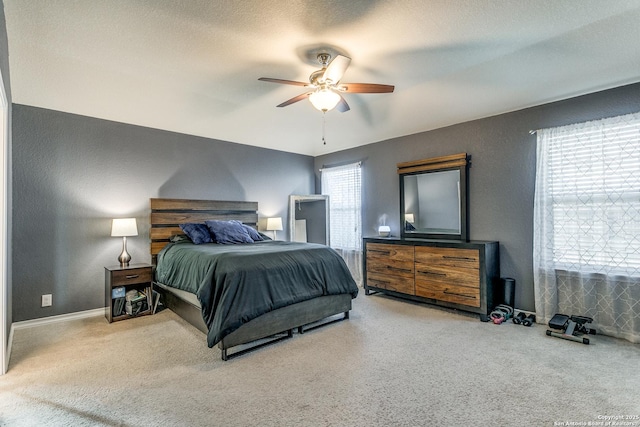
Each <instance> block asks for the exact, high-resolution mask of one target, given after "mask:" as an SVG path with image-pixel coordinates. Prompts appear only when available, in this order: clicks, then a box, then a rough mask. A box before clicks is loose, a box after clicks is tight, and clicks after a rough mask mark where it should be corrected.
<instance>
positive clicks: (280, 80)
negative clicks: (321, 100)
mask: <svg viewBox="0 0 640 427" xmlns="http://www.w3.org/2000/svg"><path fill="white" fill-rule="evenodd" d="M258 80H260V81H262V82H271V83H280V84H283V85H294V86H310V85H309V83H304V82H296V81H294V80H282V79H272V78H271V77H260V78H259V79H258Z"/></svg>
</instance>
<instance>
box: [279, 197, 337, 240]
mask: <svg viewBox="0 0 640 427" xmlns="http://www.w3.org/2000/svg"><path fill="white" fill-rule="evenodd" d="M289 237H290V239H289V240H290V241H292V242H309V243H320V244H323V245H328V244H329V196H325V195H321V194H311V195H291V196H289Z"/></svg>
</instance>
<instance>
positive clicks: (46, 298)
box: [42, 294, 52, 307]
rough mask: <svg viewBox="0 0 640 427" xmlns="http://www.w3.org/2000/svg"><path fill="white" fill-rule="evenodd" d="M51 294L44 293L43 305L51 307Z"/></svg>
mask: <svg viewBox="0 0 640 427" xmlns="http://www.w3.org/2000/svg"><path fill="white" fill-rule="evenodd" d="M51 305H52V302H51V294H46V295H42V306H43V307H51Z"/></svg>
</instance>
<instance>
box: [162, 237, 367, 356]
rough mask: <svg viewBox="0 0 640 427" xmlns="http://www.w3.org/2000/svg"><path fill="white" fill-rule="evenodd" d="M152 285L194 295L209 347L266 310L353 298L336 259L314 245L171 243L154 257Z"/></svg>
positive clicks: (340, 261)
mask: <svg viewBox="0 0 640 427" xmlns="http://www.w3.org/2000/svg"><path fill="white" fill-rule="evenodd" d="M156 281H158V282H160V283H162V284H165V285H167V286H171V287H174V288H178V289H182V290H185V291H188V292H192V293H194V294H196V296H197V297H198V300H199V301H200V304H201V306H202V316H203V318H204V321H205V323H206V325H207V327H208V328H209V333H208V334H207V344H208V345H209V347H213V346H214V345H215V344H217V343H218V342H219V341H220V340H222V338H224V337H225V336H226V335H228V334H230V333H231V332H233V331H234V330H236V329H238V328H239V327H240V326H241V325H242V324H244V323H246V322H248V321H250V320H251V319H254V318H256V317H258V316H260V315H262V314H265V313H267V312H269V311H271V310H275V309H278V308H281V307H284V306H287V305H291V304H295V303H298V302H302V301H305V300H308V299H311V298H315V297H318V296H322V295H337V294H351V297H352V298H355V297H356V296H357V295H358V288H357V286H356V284H355V282H354V280H353V278H352V277H351V273H350V272H349V270H348V269H347V266H346V264H345V263H344V260H343V259H342V258H341V257H340V255H338V253H337V252H336V251H334V250H333V249H331V248H329V247H327V246H324V245H319V244H314V243H296V242H281V241H264V242H256V243H253V244H237V245H218V244H213V243H208V244H202V245H194V244H193V243H190V242H181V243H170V244H169V245H167V246H166V247H165V248H164V249H163V250H162V251H161V252H160V253H159V254H158V262H157V268H156Z"/></svg>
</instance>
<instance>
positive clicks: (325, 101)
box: [309, 89, 340, 112]
mask: <svg viewBox="0 0 640 427" xmlns="http://www.w3.org/2000/svg"><path fill="white" fill-rule="evenodd" d="M309 101H311V103H312V104H313V106H314V107H316V108H317V109H318V110H320V111H324V112H327V111H329V110H332V109H333V108H334V107H335V106H336V105H338V102H340V95H338V94H337V93H335V92H334V91H332V90H331V89H318V90H316V91H315V92H313V93H312V94H311V95H309Z"/></svg>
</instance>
